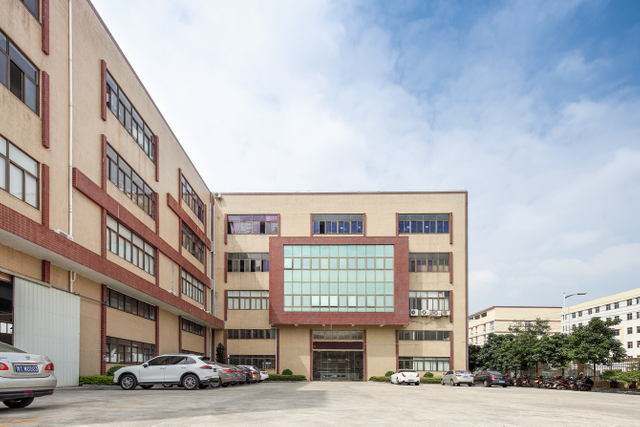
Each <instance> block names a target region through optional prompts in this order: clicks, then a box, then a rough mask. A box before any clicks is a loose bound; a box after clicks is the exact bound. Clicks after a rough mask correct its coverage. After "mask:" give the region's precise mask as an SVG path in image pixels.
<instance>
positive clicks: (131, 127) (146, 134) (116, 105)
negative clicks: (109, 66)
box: [107, 73, 155, 163]
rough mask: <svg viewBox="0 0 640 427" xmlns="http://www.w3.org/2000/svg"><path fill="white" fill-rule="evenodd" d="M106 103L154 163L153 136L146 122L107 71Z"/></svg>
mask: <svg viewBox="0 0 640 427" xmlns="http://www.w3.org/2000/svg"><path fill="white" fill-rule="evenodd" d="M107 105H108V106H109V109H110V110H111V112H112V113H113V114H114V115H115V116H116V117H117V118H118V120H119V121H120V123H121V124H122V126H124V128H125V129H126V130H127V132H129V134H130V135H131V136H132V137H133V140H134V141H136V142H137V143H138V145H139V146H140V148H142V151H144V153H145V154H146V155H147V157H149V158H150V159H151V161H153V162H154V163H155V159H154V157H155V138H154V136H153V133H151V130H150V129H149V128H148V127H147V125H146V123H145V122H144V121H143V120H142V119H141V118H140V115H139V114H138V112H137V111H136V109H135V108H133V106H132V105H131V102H129V100H128V99H127V97H126V96H125V94H124V92H123V91H122V89H120V86H118V84H117V83H116V81H115V80H114V79H113V77H111V74H109V73H107Z"/></svg>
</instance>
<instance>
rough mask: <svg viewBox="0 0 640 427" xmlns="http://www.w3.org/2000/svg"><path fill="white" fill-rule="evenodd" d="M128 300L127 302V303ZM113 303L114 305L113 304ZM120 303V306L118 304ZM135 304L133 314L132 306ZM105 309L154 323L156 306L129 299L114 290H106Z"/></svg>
mask: <svg viewBox="0 0 640 427" xmlns="http://www.w3.org/2000/svg"><path fill="white" fill-rule="evenodd" d="M127 300H129V301H127ZM114 301H115V304H114ZM120 301H122V304H120ZM127 302H128V303H129V307H130V310H128V311H127ZM132 303H135V307H136V309H135V313H134V309H133V306H132ZM105 304H106V305H107V307H111V308H115V309H116V310H119V311H124V312H125V313H129V314H133V315H134V316H138V317H142V318H143V319H147V320H151V321H155V320H156V306H155V305H152V304H149V303H147V302H144V301H141V300H139V299H137V298H133V297H130V296H128V295H125V294H123V293H122V292H118V291H116V290H114V289H111V288H107V301H106V302H105Z"/></svg>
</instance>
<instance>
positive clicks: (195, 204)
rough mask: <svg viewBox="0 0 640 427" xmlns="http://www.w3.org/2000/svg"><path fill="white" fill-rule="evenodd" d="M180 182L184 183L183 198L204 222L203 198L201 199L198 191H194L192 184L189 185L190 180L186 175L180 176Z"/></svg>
mask: <svg viewBox="0 0 640 427" xmlns="http://www.w3.org/2000/svg"><path fill="white" fill-rule="evenodd" d="M180 182H181V184H182V200H183V201H184V202H185V203H186V204H187V206H189V207H190V208H191V210H192V211H193V213H194V214H196V216H197V217H198V219H199V220H200V221H201V222H202V223H203V224H204V203H202V200H200V197H198V195H197V194H196V192H195V191H193V188H191V185H189V182H187V180H186V179H185V177H184V176H181V177H180Z"/></svg>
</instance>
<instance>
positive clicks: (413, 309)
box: [409, 308, 420, 317]
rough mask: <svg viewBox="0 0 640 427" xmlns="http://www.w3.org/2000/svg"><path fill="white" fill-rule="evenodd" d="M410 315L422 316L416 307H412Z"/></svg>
mask: <svg viewBox="0 0 640 427" xmlns="http://www.w3.org/2000/svg"><path fill="white" fill-rule="evenodd" d="M409 316H411V317H417V316H420V310H418V309H416V308H412V309H411V310H410V311H409Z"/></svg>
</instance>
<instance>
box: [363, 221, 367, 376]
mask: <svg viewBox="0 0 640 427" xmlns="http://www.w3.org/2000/svg"><path fill="white" fill-rule="evenodd" d="M362 235H363V236H365V237H366V236H367V213H366V212H362ZM365 370H366V368H365ZM365 380H366V375H365Z"/></svg>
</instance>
